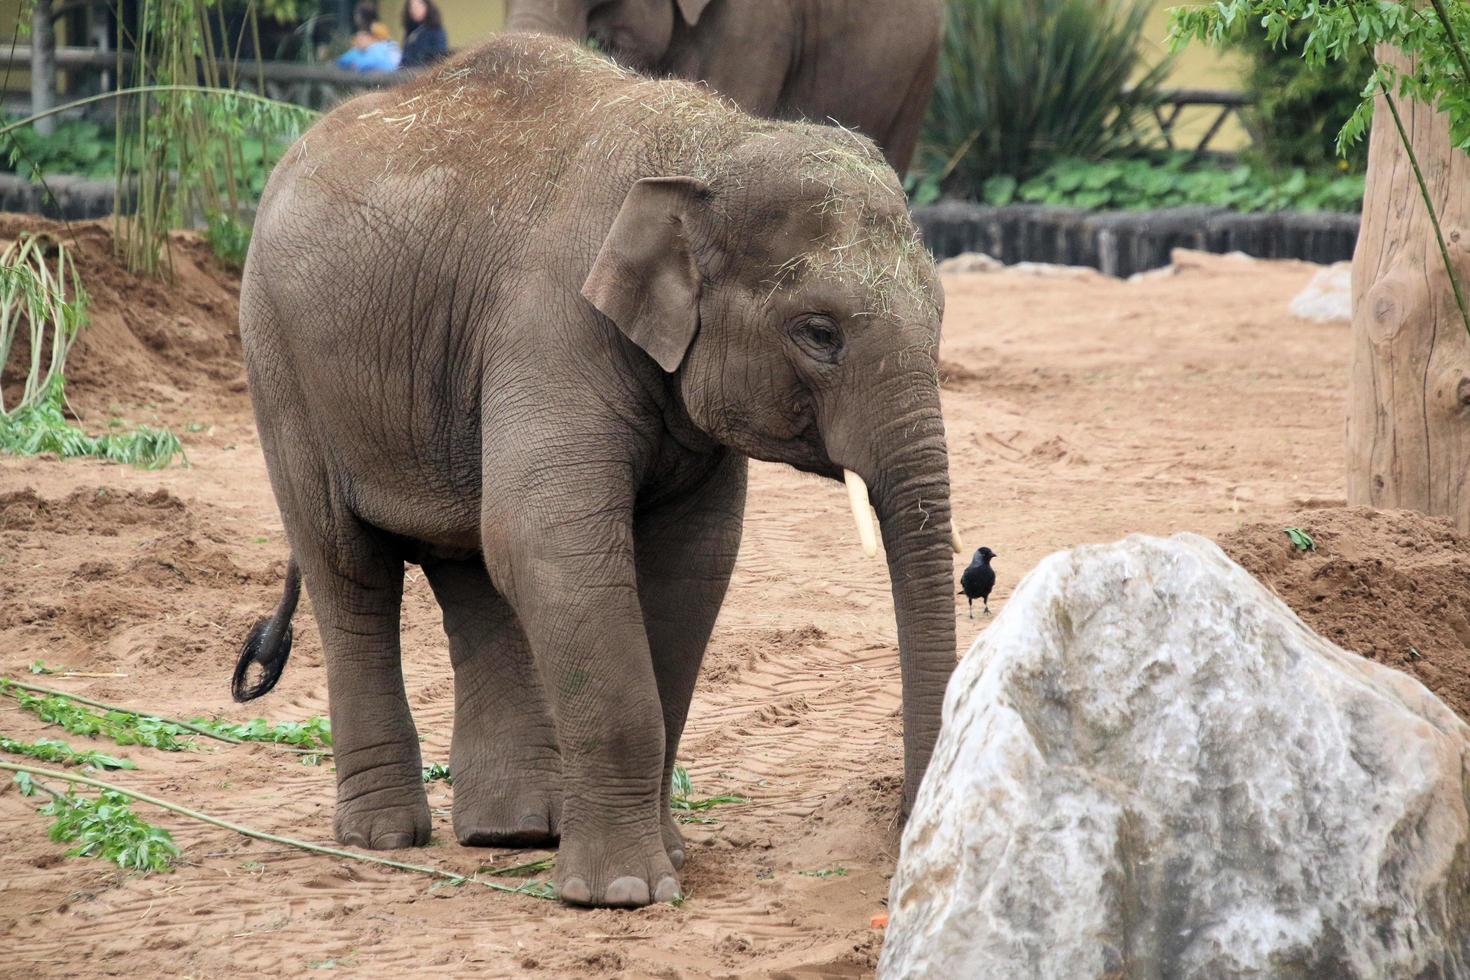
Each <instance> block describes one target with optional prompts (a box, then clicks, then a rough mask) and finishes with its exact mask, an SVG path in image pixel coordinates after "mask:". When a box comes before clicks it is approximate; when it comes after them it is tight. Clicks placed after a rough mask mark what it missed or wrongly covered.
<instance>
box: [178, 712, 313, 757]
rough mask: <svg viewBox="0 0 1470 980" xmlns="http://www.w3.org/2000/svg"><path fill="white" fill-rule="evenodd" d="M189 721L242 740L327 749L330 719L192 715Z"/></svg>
mask: <svg viewBox="0 0 1470 980" xmlns="http://www.w3.org/2000/svg"><path fill="white" fill-rule="evenodd" d="M189 721H190V723H191V724H194V725H198V726H200V727H201V728H207V729H208V730H209V731H211V732H214V733H216V734H219V735H228V736H229V737H231V738H235V739H239V740H240V741H242V742H273V743H275V744H277V745H294V746H296V747H298V748H303V749H330V748H331V747H332V723H331V722H330V721H328V720H327V719H326V718H323V717H321V716H320V715H318V716H315V717H312V718H307V719H306V720H305V721H278V722H270V721H266V720H265V719H264V718H254V719H251V720H250V721H245V722H238V723H236V722H228V721H220V720H218V719H210V718H191V719H189Z"/></svg>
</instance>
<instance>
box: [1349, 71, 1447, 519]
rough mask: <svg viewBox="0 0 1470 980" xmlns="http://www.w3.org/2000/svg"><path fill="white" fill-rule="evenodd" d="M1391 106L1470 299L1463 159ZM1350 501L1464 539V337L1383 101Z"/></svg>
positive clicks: (1360, 259) (1437, 118)
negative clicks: (1437, 525) (1436, 525)
mask: <svg viewBox="0 0 1470 980" xmlns="http://www.w3.org/2000/svg"><path fill="white" fill-rule="evenodd" d="M1378 57H1379V60H1380V61H1382V62H1383V63H1385V64H1394V65H1397V66H1398V67H1399V68H1400V69H1401V70H1405V71H1408V70H1412V66H1411V64H1410V61H1409V59H1408V58H1406V57H1405V56H1404V55H1403V54H1402V53H1401V52H1399V51H1397V50H1393V49H1387V48H1381V49H1380V50H1379V52H1378ZM1396 101H1397V104H1398V108H1399V112H1400V114H1401V115H1402V116H1403V120H1404V128H1405V130H1406V131H1407V132H1408V134H1409V138H1410V140H1411V142H1412V143H1413V146H1414V152H1415V154H1416V155H1417V156H1418V158H1419V166H1420V168H1421V169H1422V170H1423V172H1424V178H1425V182H1426V183H1427V184H1428V185H1429V196H1430V199H1431V200H1432V201H1433V202H1434V208H1435V212H1436V213H1437V214H1438V215H1439V220H1440V227H1441V228H1442V230H1443V232H1444V236H1445V242H1446V244H1447V245H1448V246H1449V251H1450V258H1451V262H1452V263H1453V264H1454V266H1455V274H1456V276H1457V277H1458V278H1459V281H1460V283H1461V284H1462V288H1466V289H1470V156H1467V155H1466V154H1465V153H1464V152H1463V151H1461V150H1456V149H1454V148H1453V147H1452V146H1451V145H1450V140H1449V122H1448V120H1447V119H1446V118H1445V117H1444V116H1443V115H1442V114H1440V113H1437V112H1435V111H1434V110H1433V109H1432V108H1431V107H1430V106H1427V105H1424V104H1423V103H1418V102H1408V101H1406V100H1404V99H1397V100H1396ZM1347 496H1348V503H1350V504H1367V505H1369V506H1373V507H1393V508H1407V509H1411V510H1418V511H1423V512H1424V513H1428V514H1435V515H1441V516H1446V517H1452V518H1454V519H1455V521H1456V523H1458V524H1459V526H1460V527H1461V528H1464V529H1470V338H1467V336H1466V333H1465V326H1464V324H1463V322H1462V321H1461V319H1460V315H1459V312H1458V310H1457V309H1456V306H1455V299H1454V294H1453V293H1452V292H1451V288H1450V282H1449V279H1448V277H1447V276H1446V275H1445V270H1444V264H1443V262H1442V260H1441V258H1440V254H1439V247H1438V245H1437V244H1436V243H1435V239H1434V229H1433V227H1432V226H1431V225H1430V222H1429V216H1428V214H1426V212H1425V208H1424V200H1423V198H1422V197H1421V196H1420V193H1419V186H1418V184H1417V182H1416V181H1415V179H1414V173H1413V170H1412V169H1411V168H1410V166H1409V158H1408V154H1406V153H1405V152H1404V149H1403V146H1402V144H1401V143H1400V141H1399V136H1398V132H1397V130H1396V129H1395V127H1394V123H1393V116H1392V115H1391V114H1390V113H1389V111H1388V107H1387V105H1385V104H1384V100H1383V97H1382V96H1381V95H1380V96H1379V98H1378V105H1377V106H1376V107H1375V109H1374V113H1373V131H1372V135H1371V136H1370V138H1369V145H1368V177H1367V193H1366V194H1365V196H1364V199H1363V224H1362V230H1361V231H1360V233H1359V236H1358V245H1357V250H1356V251H1355V252H1354V254H1353V358H1352V373H1351V378H1350V381H1349V386H1348V418H1347Z"/></svg>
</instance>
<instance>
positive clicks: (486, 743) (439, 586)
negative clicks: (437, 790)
mask: <svg viewBox="0 0 1470 980" xmlns="http://www.w3.org/2000/svg"><path fill="white" fill-rule="evenodd" d="M424 574H425V576H427V577H428V579H429V585H430V586H431V587H432V588H433V590H434V596H435V598H437V599H438V600H439V606H440V608H441V609H442V610H443V612H444V631H445V632H446V633H447V634H448V635H449V657H450V660H451V661H452V662H453V664H454V741H453V744H452V746H451V748H450V750H449V769H450V772H451V773H453V775H454V835H455V837H456V838H457V839H458V840H459V842H460V843H461V844H465V845H468V846H471V847H524V846H529V845H541V844H550V843H553V842H554V841H555V840H556V839H557V832H558V828H559V825H560V822H561V757H560V755H559V754H558V752H557V746H556V729H555V727H554V726H553V724H552V721H551V714H550V711H549V709H548V708H547V706H546V699H545V696H544V695H543V694H542V692H541V681H540V679H539V678H538V677H537V676H536V667H535V664H534V663H533V662H532V660H531V648H530V646H529V645H528V644H527V643H526V636H525V633H524V632H522V630H521V625H520V623H519V622H518V621H517V620H516V616H515V612H514V611H513V610H512V609H511V607H510V604H509V603H507V602H506V601H505V599H504V598H502V597H501V595H500V593H498V592H497V591H495V587H494V586H493V585H492V584H491V583H490V575H489V573H487V572H486V571H485V566H484V563H483V562H481V561H480V560H479V559H478V558H476V559H474V560H473V561H466V562H434V563H429V564H425V565H424Z"/></svg>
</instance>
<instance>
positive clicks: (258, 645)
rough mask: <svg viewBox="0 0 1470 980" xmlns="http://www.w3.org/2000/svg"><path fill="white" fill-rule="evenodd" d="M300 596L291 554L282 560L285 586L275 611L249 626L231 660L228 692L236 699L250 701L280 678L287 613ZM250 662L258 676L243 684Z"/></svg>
mask: <svg viewBox="0 0 1470 980" xmlns="http://www.w3.org/2000/svg"><path fill="white" fill-rule="evenodd" d="M300 598H301V569H300V568H298V567H297V565H296V559H295V558H294V557H293V558H292V559H291V560H290V561H289V562H287V563H286V590H285V593H284V594H283V595H282V596H281V601H280V603H279V604H277V606H276V611H275V612H273V613H271V614H270V615H269V616H266V617H265V618H263V619H261V620H259V621H258V622H256V624H255V625H254V626H253V627H251V629H250V635H249V636H247V637H246V638H245V645H244V646H243V647H241V648H240V659H239V660H237V661H236V662H235V677H234V679H233V680H232V681H231V682H230V693H231V694H233V695H234V696H235V700H236V701H253V700H255V699H256V698H258V697H260V696H261V695H262V694H268V693H270V690H271V688H273V687H275V686H276V681H278V680H280V679H281V672H282V671H283V670H285V669H286V660H287V659H288V658H289V657H290V656H291V617H292V615H294V614H295V612H296V602H297V600H299V599H300ZM251 664H256V665H258V666H259V667H260V676H259V677H258V678H257V679H256V681H255V683H254V684H251V685H249V686H246V677H247V676H248V675H249V673H250V666H251Z"/></svg>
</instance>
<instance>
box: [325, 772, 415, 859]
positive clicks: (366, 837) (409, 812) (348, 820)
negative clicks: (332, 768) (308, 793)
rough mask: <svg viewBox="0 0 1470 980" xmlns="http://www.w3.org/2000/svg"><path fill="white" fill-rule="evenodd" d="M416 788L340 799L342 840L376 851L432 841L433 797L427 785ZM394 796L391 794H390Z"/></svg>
mask: <svg viewBox="0 0 1470 980" xmlns="http://www.w3.org/2000/svg"><path fill="white" fill-rule="evenodd" d="M414 790H416V792H412V791H408V790H403V791H389V790H385V791H382V792H379V793H370V794H368V795H367V796H363V797H358V798H357V799H355V800H349V801H345V802H344V801H341V800H339V801H338V803H337V818H336V821H335V823H334V827H333V830H334V834H335V836H336V838H337V840H338V841H340V842H341V843H343V844H348V845H351V846H353V847H365V848H367V849H368V850H372V851H391V850H396V849H397V848H400V847H422V846H423V845H425V844H427V843H428V842H429V829H430V821H429V801H428V799H427V798H426V797H425V796H424V788H423V786H417V787H414ZM390 797H391V798H390Z"/></svg>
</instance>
